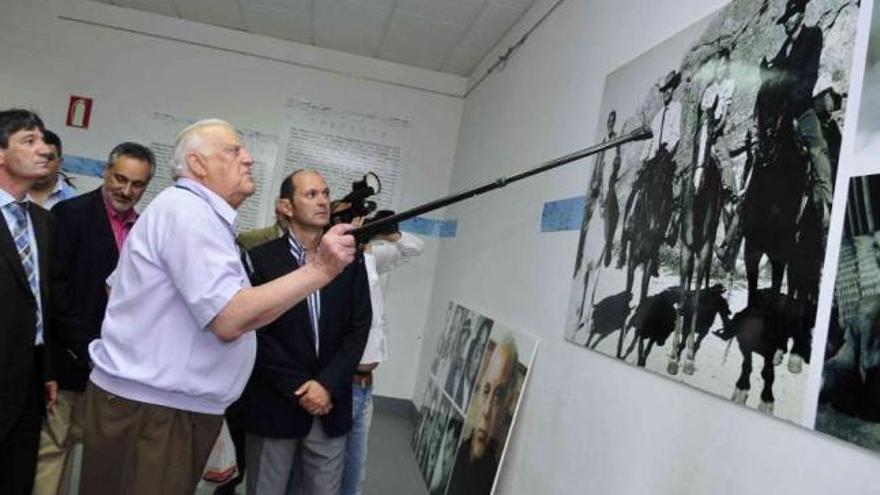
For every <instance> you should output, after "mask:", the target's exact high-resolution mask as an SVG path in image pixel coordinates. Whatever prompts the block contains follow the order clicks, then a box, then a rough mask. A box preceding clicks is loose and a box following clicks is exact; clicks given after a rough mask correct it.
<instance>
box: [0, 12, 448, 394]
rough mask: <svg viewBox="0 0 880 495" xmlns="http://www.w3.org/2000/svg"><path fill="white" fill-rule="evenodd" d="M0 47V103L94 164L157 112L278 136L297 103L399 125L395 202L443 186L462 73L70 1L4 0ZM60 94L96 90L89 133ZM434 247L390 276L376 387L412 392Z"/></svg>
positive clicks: (416, 199)
mask: <svg viewBox="0 0 880 495" xmlns="http://www.w3.org/2000/svg"><path fill="white" fill-rule="evenodd" d="M74 18H75V19H79V20H71V19H74ZM107 23H109V24H113V25H114V26H116V27H114V28H108V27H105V26H100V25H98V24H107ZM143 33H156V35H147V34H143ZM181 40H182V41H181ZM0 47H2V48H0V67H2V69H0V106H2V107H9V106H24V107H28V108H32V109H34V110H36V111H38V112H39V113H40V114H41V115H42V116H43V118H44V120H45V121H46V124H47V126H48V127H50V128H51V129H53V130H55V131H57V132H58V133H59V134H60V135H61V137H62V139H63V141H64V148H65V150H64V151H65V153H67V154H70V155H77V156H83V157H88V158H93V159H105V157H106V155H107V153H108V152H109V150H110V149H111V148H112V147H113V146H114V145H116V144H118V143H119V142H122V141H125V140H133V141H144V140H145V139H146V137H145V136H144V134H143V131H142V129H144V125H145V124H146V123H147V121H148V120H149V118H150V116H151V115H152V112H154V111H160V112H167V113H172V114H175V115H179V116H184V117H191V118H205V117H220V118H224V119H227V120H229V121H230V122H232V123H234V124H236V125H239V126H242V127H247V128H249V129H253V130H258V131H262V132H265V133H270V134H278V133H279V132H280V131H281V124H282V120H283V115H284V113H283V112H284V109H283V106H284V102H285V100H286V99H287V98H289V97H294V98H298V99H300V100H305V101H310V102H315V103H320V104H324V105H330V106H333V107H335V108H338V109H342V110H345V111H351V112H361V113H368V114H378V115H383V116H389V117H399V118H404V119H407V120H408V121H409V122H410V129H409V139H410V142H409V144H408V147H409V149H408V151H404V155H403V156H404V160H405V161H404V162H403V163H402V164H401V167H400V176H399V178H398V184H399V187H401V188H402V190H401V194H400V195H399V197H400V201H399V203H400V204H399V206H403V207H406V206H410V205H415V204H419V203H422V202H425V201H428V200H430V199H433V198H434V197H435V196H437V195H438V194H445V193H446V192H447V188H448V184H449V178H450V175H451V171H452V164H453V158H454V152H455V142H456V140H457V136H458V125H459V122H460V116H461V107H462V100H461V98H460V97H457V96H454V95H455V93H460V92H461V88H463V87H464V82H465V80H464V79H463V78H459V77H456V76H449V75H447V74H440V73H435V72H430V71H426V70H423V69H415V68H411V67H406V66H402V65H397V64H392V63H387V62H379V61H376V60H373V59H368V58H364V57H357V56H351V55H345V54H341V53H335V52H331V51H329V50H321V49H317V48H314V47H310V46H303V45H297V44H295V43H290V42H284V41H275V40H270V39H268V38H261V37H257V36H252V35H250V34H247V33H242V32H237V31H232V30H226V29H222V28H216V27H212V26H205V25H197V24H194V23H191V22H187V21H181V20H177V19H171V18H166V17H161V16H157V15H151V14H145V13H140V12H135V11H130V10H126V9H120V8H115V7H112V6H109V5H105V4H100V3H95V2H88V1H81V0H61V1H54V0H3V1H2V15H0ZM218 47H219V48H222V49H218ZM251 53H253V55H252V54H251ZM288 61H293V62H295V63H288ZM296 63H298V64H306V65H309V66H313V67H321V66H323V67H326V68H327V69H328V70H320V69H313V68H308V67H304V66H303V65H296ZM379 79H383V80H384V81H387V82H382V81H379ZM70 95H82V96H89V97H92V98H94V108H93V112H92V118H91V121H92V125H91V128H90V129H88V130H78V129H73V128H70V127H65V126H64V118H65V115H66V111H67V103H68V98H69V96H70ZM272 187H273V189H274V187H275V186H274V185H273V186H272ZM334 193H335V194H336V195H337V197H340V196H341V195H342V194H344V193H345V191H334ZM273 194H277V193H273ZM439 218H442V213H440V214H439ZM439 242H440V241H439V240H438V239H437V238H429V239H428V240H427V242H426V252H425V254H424V255H423V256H422V257H421V258H419V259H418V260H416V261H414V262H413V263H411V264H410V265H407V266H404V267H402V268H400V269H399V270H398V271H397V272H396V273H394V274H392V277H391V279H390V281H389V294H388V301H389V302H388V307H389V314H388V320H389V322H390V323H389V324H390V332H391V336H390V348H391V353H392V357H393V359H392V360H391V361H389V362H388V363H387V364H386V365H384V366H382V367H381V368H380V369H379V371H378V372H377V373H378V374H379V376H378V377H377V393H379V394H382V395H386V396H393V397H401V398H407V399H409V398H410V397H411V396H412V393H413V387H414V382H415V374H414V373H412V372H411V370H414V369H416V368H417V366H418V357H419V349H420V342H421V333H422V330H423V329H424V328H425V317H426V314H427V308H428V305H429V299H430V291H431V288H432V283H431V281H432V277H433V273H434V267H435V264H436V263H435V261H436V255H437V246H438V244H439Z"/></svg>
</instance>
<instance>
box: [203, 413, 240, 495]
mask: <svg viewBox="0 0 880 495" xmlns="http://www.w3.org/2000/svg"><path fill="white" fill-rule="evenodd" d="M237 475H238V464H237V463H236V461H235V445H233V444H232V436H231V435H230V434H229V427H228V426H226V421H225V420H224V421H223V426H222V427H221V428H220V435H218V436H217V441H216V442H214V448H213V449H212V450H211V455H210V456H209V457H208V463H207V464H206V465H205V472H204V474H202V480H204V481H206V482H208V483H209V484H211V485H214V486H220V485H223V484H224V483H227V482H229V481H230V480H232V479H233V478H235V477H236V476H237Z"/></svg>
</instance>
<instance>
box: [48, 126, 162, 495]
mask: <svg viewBox="0 0 880 495" xmlns="http://www.w3.org/2000/svg"><path fill="white" fill-rule="evenodd" d="M154 166H155V159H154V158H153V153H152V152H151V151H150V150H149V149H148V148H146V147H144V146H142V145H140V144H137V143H131V142H126V143H122V144H119V145H117V146H116V147H115V148H113V151H111V152H110V156H109V158H108V159H107V165H106V167H105V169H104V172H103V177H104V184H103V185H102V186H101V187H99V188H97V189H95V190H94V191H91V192H89V193H87V194H83V195H82V196H79V197H76V198H71V199H68V200H65V201H62V202H60V203H58V204H57V205H55V206H54V207H53V208H52V213H54V214H55V219H56V225H57V227H56V231H55V246H56V249H55V251H54V253H53V256H52V268H51V273H52V281H53V289H54V290H56V291H57V292H58V294H56V296H58V297H56V301H57V303H56V304H54V305H53V306H52V307H51V308H49V309H50V311H49V313H50V318H51V321H52V323H53V325H52V328H53V329H54V333H53V336H54V337H55V339H54V344H55V345H54V346H53V348H52V354H51V356H52V363H53V365H54V369H55V375H56V377H57V379H58V388H59V393H58V404H57V407H56V411H55V413H54V414H51V415H49V416H48V417H47V418H46V421H45V422H44V424H43V432H42V434H41V437H40V454H39V463H38V467H37V477H36V480H35V483H34V495H54V494H55V493H58V492H59V483H63V486H64V489H63V491H62V493H66V492H67V483H68V482H69V475H70V468H71V465H70V461H71V458H72V456H70V455H69V453H70V449H71V447H72V446H73V444H74V443H78V442H79V441H80V439H81V438H80V437H81V433H80V432H79V429H78V424H79V421H78V419H79V415H80V414H81V413H82V411H81V409H82V407H81V403H82V396H83V392H84V391H85V388H86V384H87V383H88V381H89V372H90V371H91V367H90V365H89V353H88V345H89V343H90V342H91V341H92V340H94V339H96V338H98V337H99V336H100V334H101V323H102V322H103V321H104V311H105V310H106V309H107V288H106V285H105V281H106V279H107V277H108V276H110V273H112V272H113V270H114V269H115V268H116V262H117V261H118V260H119V252H120V251H121V250H122V244H123V242H124V241H125V237H126V236H127V235H128V232H129V231H130V230H131V228H132V226H133V225H134V222H135V220H136V219H137V216H138V215H137V212H135V210H134V206H135V205H136V204H137V202H138V201H140V199H141V196H142V195H143V194H144V191H145V190H146V188H147V184H148V183H149V181H150V177H151V176H152V174H153V167H154Z"/></svg>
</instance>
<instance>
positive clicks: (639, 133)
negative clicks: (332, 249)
mask: <svg viewBox="0 0 880 495" xmlns="http://www.w3.org/2000/svg"><path fill="white" fill-rule="evenodd" d="M653 136H654V134H653V133H652V132H651V129H650V128H648V127H645V126H642V127H639V128H637V129H635V130H633V131H632V132H630V133H628V134H624V135H623V136H619V137H616V138H614V139H609V140H608V141H604V142H602V143H599V144H595V145H593V146H590V147H587V148H583V149H580V150H578V151H574V152H572V153H569V154H567V155H565V156H561V157H559V158H556V159H553V160H550V161H548V162H544V163H542V164H540V165H538V166H536V167H532V168H530V169H528V170H524V171H522V172H519V173H517V174H514V175H511V176H510V177H499V178H497V179H495V180H493V181H491V182H487V183H485V184H482V185H479V186H476V187H472V188H470V189H467V190H464V191H461V192H458V193H455V194H451V195H449V196H446V197H443V198H440V199H435V200H434V201H430V202H428V203H425V204H422V205H419V206H416V207H414V208H410V209H409V210H406V211H402V212H400V213H396V214H394V215H391V216H388V217H385V218H383V219H381V220H377V221H375V222H372V223H369V224H367V225H364V226H363V227H359V228H356V229H354V230H351V231H349V234H351V235H353V236H354V237H355V239H357V242H358V244H364V243H366V242H368V241H369V240H370V239H371V238H372V237H373V236H374V235H375V234H376V233H377V232H380V231H382V230H383V229H384V228H386V227H388V226H391V225H393V224H396V223H400V222H403V221H404V220H409V219H410V218H413V217H416V216H418V215H421V214H423V213H427V212H429V211H433V210H437V209H439V208H443V207H444V206H449V205H451V204H455V203H458V202H461V201H464V200H466V199H469V198H472V197H474V196H478V195H480V194H483V193H485V192H488V191H491V190H493V189H500V188H502V187H504V186H506V185H508V184H512V183H514V182H517V181H520V180H523V179H525V178H528V177H531V176H533V175H537V174H540V173H543V172H546V171H548V170H552V169H554V168H556V167H560V166H562V165H565V164H566V163H570V162H573V161H576V160H580V159H581V158H586V157H588V156H590V155H595V154H596V153H599V152H602V151H605V150H608V149H611V148H615V147H617V146H620V145H622V144H626V143H629V142H631V141H643V140H647V139H651V138H652V137H653Z"/></svg>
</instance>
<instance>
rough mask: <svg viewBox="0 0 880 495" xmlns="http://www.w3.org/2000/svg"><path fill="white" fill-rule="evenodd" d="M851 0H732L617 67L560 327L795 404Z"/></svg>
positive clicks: (695, 379) (731, 393)
mask: <svg viewBox="0 0 880 495" xmlns="http://www.w3.org/2000/svg"><path fill="white" fill-rule="evenodd" d="M858 17H859V2H857V1H851V0H733V1H731V2H730V3H729V4H728V5H727V6H726V7H723V8H722V9H720V10H719V11H717V12H716V13H715V14H712V15H710V16H709V17H707V18H706V19H704V20H702V21H700V22H698V23H696V24H695V25H693V26H691V27H689V28H687V29H685V30H684V31H682V32H681V33H679V34H677V35H675V36H674V37H672V38H670V39H668V40H666V41H664V42H663V43H661V44H659V45H657V46H656V47H654V48H653V49H651V50H650V51H648V52H647V53H645V54H643V55H641V56H639V57H637V58H636V59H634V60H632V61H631V62H629V63H627V64H625V65H623V66H621V67H620V68H618V69H616V70H615V71H613V72H611V73H610V74H609V75H608V77H607V79H606V83H605V92H604V95H603V99H602V106H601V108H602V110H601V122H600V125H599V129H600V131H599V133H598V136H597V139H598V140H600V141H601V140H608V139H612V138H614V137H615V136H617V135H620V134H623V133H626V132H630V131H632V130H633V129H635V128H637V127H640V126H647V127H649V128H651V130H652V132H653V138H652V139H651V140H647V141H640V142H631V143H628V144H625V145H621V146H619V147H617V148H616V149H614V150H609V151H606V152H605V154H604V155H601V156H598V157H596V159H595V161H594V162H593V164H592V169H591V170H590V173H589V175H588V182H587V184H586V197H587V199H586V203H585V209H584V217H583V223H582V227H581V233H580V242H579V245H578V251H577V256H576V259H575V262H574V271H573V280H572V291H571V297H570V301H569V311H568V316H567V324H566V330H565V338H566V340H568V341H569V342H572V343H574V344H576V345H579V346H583V347H587V348H590V349H594V350H596V351H598V352H601V353H603V354H606V355H609V356H613V357H616V358H618V359H620V360H622V361H625V362H627V363H630V364H633V365H636V366H639V367H643V368H645V369H647V370H650V371H652V372H655V373H658V374H662V375H663V376H666V377H669V378H671V379H674V380H676V381H680V382H683V383H686V384H688V385H691V386H693V387H697V388H699V389H701V390H705V391H708V392H710V393H713V394H716V395H720V396H722V397H725V398H728V399H731V400H732V401H733V402H735V403H737V404H742V405H745V406H747V407H750V408H756V409H758V410H760V411H762V412H765V413H768V414H772V415H774V416H776V417H779V418H783V419H787V420H791V421H799V420H800V419H801V418H802V416H803V414H804V397H805V388H806V383H807V380H806V377H807V375H808V371H809V366H810V353H811V349H812V338H813V327H814V325H815V318H816V310H817V303H818V295H819V286H820V280H821V270H822V264H823V262H824V257H825V239H826V237H827V232H828V227H829V219H830V215H831V211H832V209H831V206H832V205H831V202H832V197H833V193H834V183H835V176H836V173H837V162H838V156H839V151H840V144H841V128H842V122H843V119H844V115H845V112H846V104H847V96H848V91H849V71H850V68H851V66H852V52H853V44H854V40H855V30H856V25H857V21H858Z"/></svg>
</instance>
